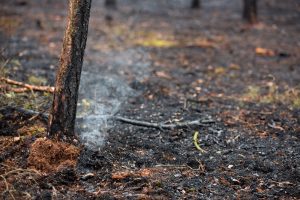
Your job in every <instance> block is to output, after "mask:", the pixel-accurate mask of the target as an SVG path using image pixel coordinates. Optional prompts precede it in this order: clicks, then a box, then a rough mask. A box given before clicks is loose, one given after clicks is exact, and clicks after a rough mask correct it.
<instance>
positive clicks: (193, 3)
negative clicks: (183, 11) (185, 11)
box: [191, 0, 201, 9]
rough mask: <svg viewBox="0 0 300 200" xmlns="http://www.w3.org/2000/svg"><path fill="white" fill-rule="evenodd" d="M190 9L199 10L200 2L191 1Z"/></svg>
mask: <svg viewBox="0 0 300 200" xmlns="http://www.w3.org/2000/svg"><path fill="white" fill-rule="evenodd" d="M191 8H192V9H197V8H201V0H192V4H191Z"/></svg>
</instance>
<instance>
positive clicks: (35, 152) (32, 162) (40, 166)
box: [28, 138, 80, 173]
mask: <svg viewBox="0 0 300 200" xmlns="http://www.w3.org/2000/svg"><path fill="white" fill-rule="evenodd" d="M79 153H80V150H79V148H78V147H75V146H74V145H71V144H67V143H63V142H58V141H53V140H49V139H43V138H39V139H37V140H36V141H35V142H34V143H33V144H32V145H31V147H30V154H29V157H28V166H29V167H30V168H34V169H36V170H39V171H42V172H45V173H51V172H57V171H60V170H61V169H63V168H68V167H75V166H76V164H77V158H78V156H79Z"/></svg>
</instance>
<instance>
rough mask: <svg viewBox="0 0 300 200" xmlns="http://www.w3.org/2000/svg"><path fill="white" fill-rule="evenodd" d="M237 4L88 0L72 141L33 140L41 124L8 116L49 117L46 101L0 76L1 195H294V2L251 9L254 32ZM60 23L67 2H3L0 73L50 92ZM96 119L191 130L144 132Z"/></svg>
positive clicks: (298, 44) (42, 131) (299, 167)
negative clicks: (107, 4)
mask: <svg viewBox="0 0 300 200" xmlns="http://www.w3.org/2000/svg"><path fill="white" fill-rule="evenodd" d="M241 4H242V1H239V0H222V1H221V0H215V1H203V5H202V8H201V9H199V10H191V9H190V8H189V3H188V1H184V0H178V1H158V0H157V1H154V0H153V1H136V0H124V1H123V0H122V1H119V5H118V8H117V9H105V8H104V7H103V1H94V2H93V5H92V13H91V20H90V27H89V36H88V41H87V49H86V53H85V61H84V66H83V74H82V76H83V77H82V85H84V86H82V87H85V86H86V87H87V88H83V89H81V94H80V95H81V97H80V100H79V104H80V105H79V106H81V107H80V112H82V113H83V115H82V116H83V117H82V119H83V118H84V117H85V120H80V119H78V123H81V128H78V129H77V131H78V134H81V139H82V144H83V145H82V146H80V147H79V149H78V147H74V146H68V145H67V144H55V143H51V141H48V140H46V139H43V138H45V137H46V127H47V122H46V120H44V119H43V118H41V117H40V115H32V114H28V113H26V112H22V110H20V109H18V108H23V109H27V110H34V111H37V112H46V113H47V112H48V109H49V108H50V106H51V97H52V94H51V93H47V92H34V91H27V92H23V93H19V92H17V90H16V87H14V86H12V85H9V84H7V83H6V82H5V81H3V79H2V81H1V82H0V196H1V197H0V198H1V199H259V198H262V199H300V145H299V139H300V137H299V136H300V126H299V125H300V23H299V21H300V4H299V2H298V1H297V0H286V1H277V0H265V1H259V21H260V23H258V24H256V25H252V26H251V25H247V24H246V23H245V22H244V21H243V20H242V19H241V10H242V9H241V7H242V5H241ZM66 16H67V5H66V1H60V0H49V1H39V0H28V1H21V0H9V1H8V0H7V1H4V2H2V3H1V7H0V44H1V46H0V47H1V49H0V50H1V52H0V56H1V57H0V59H1V60H0V61H1V66H0V76H1V77H6V78H11V79H14V80H17V81H22V82H26V83H30V84H34V85H51V86H53V85H54V79H55V71H56V69H57V66H58V64H59V55H60V51H61V47H62V39H63V32H64V27H65V19H66ZM85 76H86V77H85ZM97 84H98V85H97ZM104 86H105V87H104ZM94 93H97V94H98V93H99V94H100V96H96V97H97V99H96V100H95V98H94V99H93V98H92V97H93V95H94ZM101 102H102V103H101ZM105 109H106V110H105ZM84 113H87V115H84ZM99 113H100V114H99ZM101 113H102V114H101ZM100 115H101V116H102V117H99V116H100ZM107 115H117V116H122V117H126V118H128V119H135V120H141V121H147V122H157V123H166V124H168V123H171V124H176V123H179V122H186V121H193V120H200V121H201V122H202V124H201V125H196V126H188V127H185V128H174V129H170V130H168V129H159V128H157V129H156V128H149V127H139V126H134V125H131V124H128V123H121V122H117V121H114V120H112V119H109V118H107V117H106V118H105V117H103V116H107ZM79 116H81V115H79ZM90 116H93V117H92V118H89V117H90ZM98 120H100V121H101V120H102V121H104V123H102V124H101V122H100V121H98ZM85 123H87V124H85ZM95 124H96V126H95V127H96V128H95V127H94V125H95ZM97 124H98V126H97ZM99 124H100V126H99ZM88 128H90V129H93V130H92V131H91V130H90V129H88ZM84 129H86V130H87V131H86V132H85V134H83V133H81V132H84ZM196 133H199V134H198V137H196V136H197V135H196ZM83 135H84V136H83ZM195 137H196V138H195ZM43 141H44V143H41V142H43ZM56 145H57V146H56ZM197 145H199V146H200V147H201V148H202V149H203V150H204V151H205V152H203V151H201V150H199V149H197V148H196V146H197ZM52 147H53V148H54V147H56V149H54V150H53V148H52ZM34 148H35V149H34ZM51 148H52V149H51ZM37 149H38V151H36V150H37ZM33 150H35V151H33ZM62 151H63V152H62ZM65 155H67V156H66V157H64V156H65ZM49 156H50V158H49ZM74 158H75V159H74ZM77 158H78V159H77ZM47 159H48V160H47ZM72 166H75V167H72Z"/></svg>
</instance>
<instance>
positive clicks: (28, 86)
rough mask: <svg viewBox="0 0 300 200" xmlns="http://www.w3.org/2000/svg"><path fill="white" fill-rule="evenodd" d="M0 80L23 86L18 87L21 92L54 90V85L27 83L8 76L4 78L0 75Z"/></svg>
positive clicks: (51, 91)
mask: <svg viewBox="0 0 300 200" xmlns="http://www.w3.org/2000/svg"><path fill="white" fill-rule="evenodd" d="M0 81H2V82H5V83H7V84H11V85H17V86H21V87H23V88H20V91H21V92H25V91H32V90H35V91H40V92H50V93H53V92H54V87H49V86H36V85H30V84H27V83H23V82H19V81H15V80H12V79H9V78H4V77H0ZM25 88H26V89H25ZM7 89H9V88H7ZM15 91H18V90H15ZM20 91H19V92H20Z"/></svg>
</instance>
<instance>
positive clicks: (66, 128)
mask: <svg viewBox="0 0 300 200" xmlns="http://www.w3.org/2000/svg"><path fill="white" fill-rule="evenodd" d="M90 8H91V0H69V14H68V22H67V28H66V31H65V35H64V40H63V49H62V53H61V57H60V66H59V69H58V71H57V75H56V82H55V91H54V98H53V104H52V110H51V112H50V118H49V127H48V128H49V130H48V136H49V137H50V138H56V139H59V140H63V141H71V140H72V139H73V138H74V137H75V133H74V126H75V118H76V106H77V98H78V88H79V82H80V75H81V68H82V62H83V56H84V50H85V46H86V39H87V34H88V24H89V17H90Z"/></svg>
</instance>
